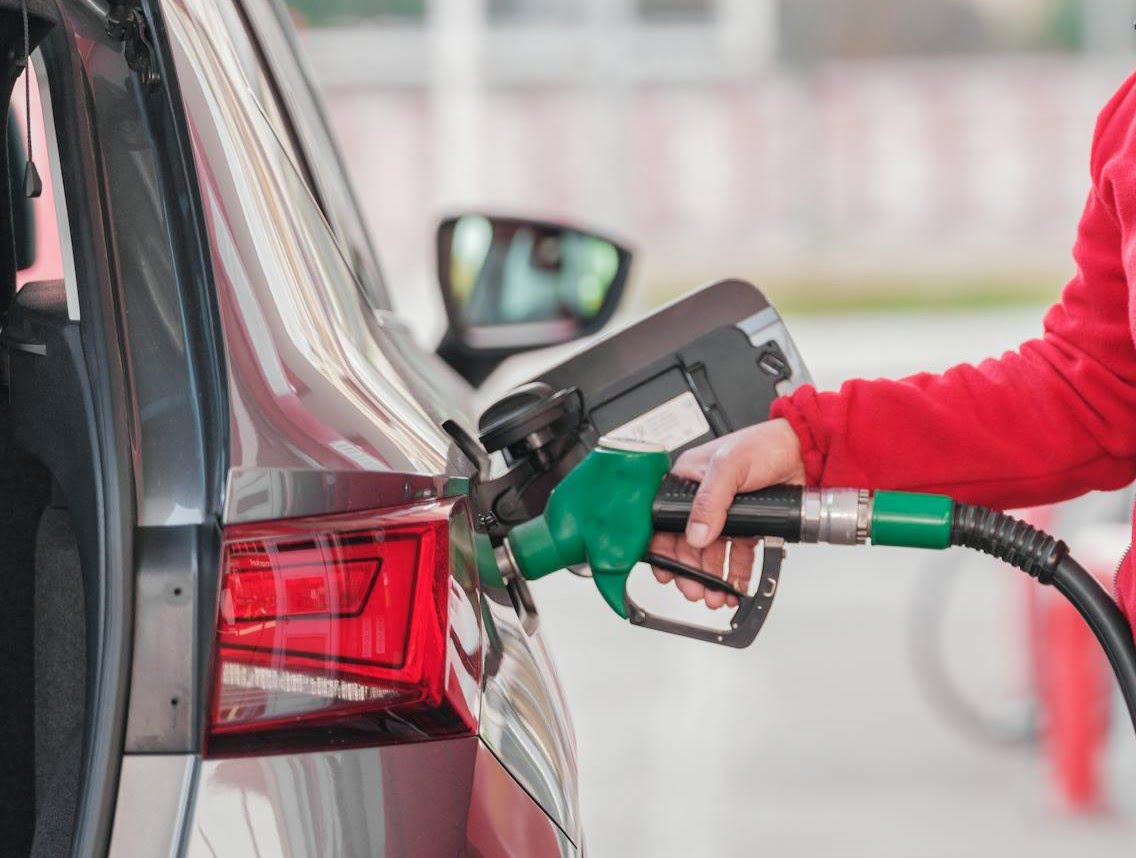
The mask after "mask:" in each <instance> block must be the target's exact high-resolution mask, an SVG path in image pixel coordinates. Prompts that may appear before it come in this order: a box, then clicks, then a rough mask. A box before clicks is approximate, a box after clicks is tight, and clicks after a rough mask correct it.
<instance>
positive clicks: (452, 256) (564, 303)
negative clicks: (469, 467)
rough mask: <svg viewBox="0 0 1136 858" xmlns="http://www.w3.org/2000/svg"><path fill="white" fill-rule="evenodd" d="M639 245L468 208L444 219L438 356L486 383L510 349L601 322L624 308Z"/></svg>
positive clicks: (568, 336) (585, 331)
mask: <svg viewBox="0 0 1136 858" xmlns="http://www.w3.org/2000/svg"><path fill="white" fill-rule="evenodd" d="M630 269H631V251H629V250H628V249H627V248H626V247H623V246H622V245H620V244H618V243H617V242H615V241H613V240H611V239H610V238H605V237H604V236H601V235H597V234H595V233H592V232H587V231H584V230H581V229H578V228H576V227H573V226H567V225H564V224H556V223H548V222H544V221H536V220H529V219H526V218H513V217H499V216H495V215H485V214H463V215H459V216H457V217H450V218H446V219H445V220H444V221H442V223H441V224H440V225H439V227H438V282H439V285H440V286H441V288H442V297H443V299H444V301H445V304H446V315H447V316H448V318H449V329H448V330H447V331H446V334H445V336H444V337H443V338H442V342H441V344H440V345H439V346H438V355H439V356H440V357H441V358H442V359H443V360H445V361H446V362H447V363H448V364H450V366H452V367H453V368H454V369H456V370H457V371H458V372H459V373H460V374H461V375H462V376H463V377H464V378H465V379H466V380H467V381H469V382H470V384H473V385H474V386H477V385H479V384H481V383H482V382H483V381H484V380H485V379H486V378H488V377H489V374H490V373H491V372H492V371H493V370H494V369H495V368H496V367H497V366H498V365H499V364H500V363H501V362H502V361H504V360H505V358H507V357H509V356H510V355H514V354H519V353H521V352H525V351H529V350H531V349H539V348H544V347H546V346H554V345H559V344H561V343H566V342H570V341H572V340H575V339H578V338H580V337H586V336H588V335H589V334H593V333H595V332H596V331H598V330H600V328H602V327H603V326H604V325H605V324H606V323H607V322H608V320H609V319H610V318H611V316H612V314H613V313H614V312H615V308H616V306H617V305H618V304H619V300H620V298H621V297H622V295H623V289H624V286H625V285H626V283H627V275H628V273H629V271H630Z"/></svg>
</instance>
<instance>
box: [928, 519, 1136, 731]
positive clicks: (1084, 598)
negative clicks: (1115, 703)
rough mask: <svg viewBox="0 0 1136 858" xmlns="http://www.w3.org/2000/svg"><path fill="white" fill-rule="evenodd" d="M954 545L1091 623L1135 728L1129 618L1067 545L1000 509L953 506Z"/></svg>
mask: <svg viewBox="0 0 1136 858" xmlns="http://www.w3.org/2000/svg"><path fill="white" fill-rule="evenodd" d="M951 544H952V545H961V546H965V547H967V548H974V549H976V550H978V551H982V552H984V553H986V554H990V555H992V556H994V557H997V558H999V559H1000V560H1003V561H1005V562H1006V563H1008V564H1010V565H1011V566H1014V567H1016V568H1018V569H1021V570H1022V571H1023V572H1025V573H1026V574H1028V575H1030V576H1031V577H1033V578H1036V579H1037V580H1038V581H1039V582H1040V583H1042V584H1051V585H1053V586H1054V587H1056V588H1057V591H1058V592H1059V593H1061V595H1063V596H1064V597H1065V598H1066V599H1068V600H1069V602H1070V604H1072V605H1073V607H1074V608H1076V609H1077V613H1079V614H1080V615H1081V616H1082V617H1084V618H1085V622H1087V623H1088V624H1089V628H1090V629H1092V632H1093V634H1094V635H1095V636H1096V639H1097V641H1098V642H1099V643H1100V645H1101V647H1102V648H1103V649H1104V651H1105V654H1106V655H1107V656H1108V661H1109V664H1111V665H1112V671H1113V673H1114V674H1115V675H1116V681H1117V682H1118V683H1119V685H1120V691H1121V694H1122V695H1123V696H1124V703H1125V705H1126V706H1127V708H1128V715H1129V717H1130V718H1131V719H1132V726H1133V728H1134V729H1136V641H1134V640H1133V636H1132V627H1131V626H1130V625H1129V624H1128V620H1127V618H1126V617H1125V616H1124V613H1123V612H1122V611H1121V610H1120V608H1119V606H1118V605H1117V604H1116V602H1115V601H1113V599H1112V597H1111V596H1110V595H1109V594H1108V592H1107V591H1106V590H1105V589H1104V587H1102V586H1101V585H1100V583H1099V582H1098V581H1097V579H1096V578H1095V577H1093V575H1092V574H1090V573H1089V572H1088V571H1087V570H1086V569H1085V568H1084V567H1083V566H1081V564H1079V563H1078V562H1077V561H1076V560H1074V559H1073V558H1072V557H1071V556H1070V555H1069V549H1068V547H1067V546H1066V545H1065V543H1064V542H1061V541H1060V540H1058V539H1055V538H1053V537H1052V536H1050V535H1049V534H1047V533H1045V532H1044V531H1041V530H1038V529H1037V528H1035V527H1033V526H1032V525H1030V524H1028V523H1026V522H1024V521H1021V520H1020V519H1016V518H1014V517H1013V516H1010V515H1006V514H1005V513H1003V512H998V511H997V510H992V509H987V508H985V507H980V506H973V505H971V504H955V508H954V516H953V518H952V522H951Z"/></svg>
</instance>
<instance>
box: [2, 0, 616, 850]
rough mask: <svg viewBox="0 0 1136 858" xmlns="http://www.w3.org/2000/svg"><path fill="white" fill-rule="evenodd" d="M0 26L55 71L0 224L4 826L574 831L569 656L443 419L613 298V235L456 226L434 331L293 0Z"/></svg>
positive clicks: (314, 832) (13, 149)
mask: <svg viewBox="0 0 1136 858" xmlns="http://www.w3.org/2000/svg"><path fill="white" fill-rule="evenodd" d="M0 39H2V40H3V42H4V44H3V45H2V48H3V56H4V57H5V80H6V81H7V83H8V86H9V88H11V87H12V86H13V84H14V83H15V81H16V79H17V75H18V73H19V72H20V70H21V68H22V67H23V65H24V57H25V51H26V50H27V49H28V48H31V49H32V53H31V56H30V65H31V67H32V69H33V71H34V75H33V77H34V82H32V83H31V84H30V88H29V90H28V91H27V92H26V93H25V90H24V87H23V84H22V83H21V85H20V87H19V88H17V89H16V90H15V91H14V94H13V98H12V101H13V102H14V103H15V104H16V105H17V108H16V110H15V112H14V113H13V114H12V116H13V118H14V120H16V121H17V128H18V129H20V130H21V133H20V134H19V135H12V134H10V135H9V138H8V150H7V152H8V159H7V160H8V167H9V169H8V170H6V171H4V174H5V182H4V190H5V191H6V192H9V208H8V211H9V213H10V214H11V215H12V216H11V217H9V218H7V219H6V221H7V223H8V224H9V226H8V228H7V231H8V232H9V235H8V236H5V237H4V240H2V241H0V246H2V247H0V266H2V268H0V270H2V271H3V272H4V280H3V282H2V283H0V310H2V311H3V313H4V325H3V332H2V341H3V354H4V369H5V372H4V374H3V379H2V382H3V385H4V386H5V387H7V391H6V395H5V396H4V397H3V404H2V405H0V418H2V425H0V451H2V453H3V456H4V458H5V467H4V468H3V475H4V476H3V481H4V482H3V489H2V491H0V498H2V500H0V503H2V504H3V508H2V510H0V527H2V528H3V540H4V546H5V547H4V552H3V557H2V558H0V567H2V570H0V572H2V575H3V578H4V580H5V582H6V588H7V589H6V598H5V600H4V602H3V605H2V606H0V642H2V643H3V645H4V646H5V647H6V649H7V653H8V654H7V658H6V659H5V664H6V666H5V672H4V674H3V676H0V686H2V687H3V689H4V691H3V694H4V699H3V705H4V713H5V716H6V717H5V719H4V722H3V725H2V728H3V735H2V736H0V744H2V745H3V747H4V748H5V752H4V766H3V768H4V771H3V774H2V777H0V808H2V811H0V826H2V828H0V843H3V844H4V847H3V853H4V854H5V855H13V856H23V855H33V856H61V855H76V856H87V855H111V856H116V858H120V857H121V858H136V856H151V855H152V856H165V855H186V856H194V858H196V856H246V855H247V856H276V855H281V856H336V855H339V856H364V855H367V856H370V855H382V856H416V858H425V856H434V855H439V856H443V855H444V856H455V855H476V856H486V858H489V856H517V855H524V856H543V855H553V856H560V855H578V854H581V853H582V846H583V838H582V833H581V830H580V819H579V811H578V806H577V789H576V760H575V748H574V740H573V733H572V727H571V724H570V722H569V718H568V713H567V709H566V707H565V704H564V700H563V697H562V694H561V692H560V689H559V687H558V684H557V678H556V673H555V670H554V669H553V667H552V664H551V662H550V660H549V657H548V654H547V652H546V651H545V648H544V646H543V644H542V642H541V638H540V635H539V633H538V632H537V631H536V629H537V624H536V623H535V622H534V616H533V612H532V605H531V603H529V602H528V600H527V599H520V600H518V599H517V598H516V594H513V595H514V598H512V599H511V598H509V596H508V594H506V593H505V592H504V591H500V590H497V589H495V588H493V587H491V586H489V585H487V584H483V583H481V582H480V581H479V575H478V571H477V562H476V552H475V547H474V540H475V527H474V525H475V521H474V514H473V511H472V510H471V505H470V499H469V477H470V476H471V472H472V469H471V465H470V463H469V462H467V461H466V458H465V457H464V456H463V455H461V453H460V452H458V450H457V448H456V447H455V445H454V444H453V443H452V441H451V438H450V436H449V435H447V434H446V432H444V431H443V429H442V428H441V426H442V424H443V423H444V422H445V421H448V420H450V421H456V423H457V424H458V425H460V426H464V427H466V429H467V431H469V432H475V431H476V421H475V420H474V415H473V414H471V413H469V411H468V409H469V407H470V403H471V401H472V392H473V388H472V387H471V385H470V384H469V383H468V382H467V381H466V380H463V378H462V376H463V375H464V376H465V377H466V378H467V379H473V380H475V381H477V380H480V379H481V378H483V377H484V375H485V374H486V372H487V371H488V370H489V369H490V368H491V367H492V366H493V365H495V363H496V362H498V361H499V360H501V359H502V358H503V357H504V356H505V355H507V354H511V353H514V352H517V351H521V350H523V349H525V348H532V347H536V346H539V345H543V344H549V343H552V342H562V341H565V340H568V339H572V338H574V337H576V336H580V335H583V334H586V333H590V332H591V331H593V330H595V329H596V328H597V327H599V326H601V325H602V324H603V323H604V322H605V321H606V320H607V318H608V317H609V316H610V314H611V310H612V308H613V306H614V302H615V301H616V300H617V299H618V293H619V291H620V288H621V287H622V282H623V280H624V279H625V277H626V274H627V264H628V256H627V254H626V251H624V250H623V249H621V248H618V247H617V246H616V245H614V244H610V243H608V242H606V241H605V240H604V239H601V238H599V237H595V236H588V235H586V234H583V233H580V232H578V231H573V230H571V229H568V228H564V227H560V226H557V225H555V224H545V223H537V222H531V221H523V220H514V219H508V218H492V217H487V216H474V217H472V218H466V219H457V220H451V221H448V222H447V223H446V225H445V226H444V228H443V230H442V233H441V235H442V242H441V244H440V260H439V261H440V268H441V275H442V281H443V284H444V285H445V287H446V290H447V291H446V296H447V306H448V308H449V310H450V313H451V316H452V319H453V326H452V328H451V331H450V333H449V334H448V335H447V338H446V340H445V341H444V343H443V346H442V347H441V348H440V354H441V356H439V355H438V354H434V353H430V352H428V351H425V350H423V349H422V348H421V347H420V346H418V345H417V344H416V343H415V341H414V340H413V339H412V337H411V335H410V331H409V329H408V328H407V325H406V324H405V322H404V321H403V320H402V319H400V318H399V317H398V316H396V315H395V314H393V313H392V312H391V310H390V304H389V301H388V299H387V291H386V290H387V288H388V285H387V284H385V283H384V281H383V278H382V275H381V273H380V270H379V267H378V265H377V264H376V261H375V256H374V254H373V252H372V249H371V246H370V244H369V239H368V237H367V235H366V232H365V230H364V228H363V226H362V222H361V220H360V217H359V211H358V208H357V206H356V204H355V200H354V195H353V192H352V189H351V186H350V184H349V183H348V181H347V180H346V178H345V174H344V171H343V168H342V165H341V163H340V160H339V158H338V156H337V153H336V149H335V146H334V144H333V142H332V140H331V137H330V135H329V132H328V129H327V125H326V122H325V120H324V117H323V113H322V110H321V107H320V102H319V99H318V97H317V95H316V94H315V91H314V89H313V87H312V84H311V81H310V79H309V77H308V75H307V74H306V72H305V69H304V66H303V64H302V61H301V57H300V55H299V52H298V50H297V48H296V44H295V36H294V33H293V32H292V29H291V23H290V21H289V18H288V16H287V13H286V12H285V11H284V9H283V8H282V7H281V6H279V5H278V4H276V3H274V2H272V0H235V2H234V0H160V2H159V0H146V1H145V2H125V3H114V4H108V3H106V2H103V0H0ZM25 101H26V104H25ZM28 125H30V126H31V127H33V128H34V129H35V130H36V135H35V139H33V140H32V146H33V149H32V155H33V156H34V159H35V163H36V165H37V167H38V174H39V180H40V181H42V182H43V184H44V185H45V186H46V187H45V193H44V196H42V197H39V198H37V199H35V200H31V201H29V200H28V199H26V194H25V193H24V192H25V191H34V190H35V189H34V188H33V187H32V185H34V184H35V183H36V180H37V179H36V175H35V173H34V172H33V171H32V170H31V169H30V168H29V167H28V166H27V164H26V161H25V157H26V155H27V153H26V152H24V151H23V150H24V149H25V148H26V143H23V144H22V143H21V139H22V130H23V129H24V128H25V127H26V126H28ZM41 125H42V136H41V135H40V133H39V128H40V126H41ZM376 145H381V141H377V142H376ZM375 190H376V191H377V192H379V193H381V189H375ZM48 199H50V201H51V202H52V204H53V209H54V213H55V220H54V221H52V219H51V218H49V217H45V214H44V213H45V212H49V211H51V208H50V207H47V204H46V202H45V200H48ZM33 227H38V235H33ZM53 247H54V250H52V249H51V248H53ZM45 248H46V250H45ZM45 253H46V254H47V255H46V256H44V255H43V254H45ZM37 254H39V258H38V260H37V258H36V256H37ZM45 260H46V261H45ZM53 260H54V261H53ZM573 260H575V261H573ZM581 260H582V261H581ZM570 263H571V264H570ZM53 265H54V269H55V270H53ZM580 265H584V266H585V267H587V266H589V265H590V266H592V269H594V270H589V272H588V273H586V276H584V275H581V274H580V271H579V270H578V269H579V266H580ZM573 266H575V267H573ZM17 269H22V271H23V273H21V274H20V275H19V276H18V277H17V276H13V275H14V272H15V271H16V270H17ZM569 269H572V271H573V272H575V273H571V272H569ZM45 272H46V273H45ZM565 272H569V273H565ZM597 272H598V273H597ZM33 274H34V275H35V276H33ZM569 275H570V276H569ZM597 277H599V280H597V279H596V278H597ZM518 278H519V279H518ZM565 283H575V284H584V286H581V287H580V288H579V289H576V291H573V289H574V288H575V287H572V288H568V289H567V290H565V289H564V288H562V287H563V286H564V284H565ZM533 289H545V290H547V289H551V290H553V292H555V294H556V298H555V300H549V299H548V294H551V293H548V294H545V293H542V295H543V297H542V299H541V300H540V301H535V302H534V301H532V300H530V298H531V293H532V290H533ZM463 320H464V322H463ZM454 367H456V368H457V371H455V369H454Z"/></svg>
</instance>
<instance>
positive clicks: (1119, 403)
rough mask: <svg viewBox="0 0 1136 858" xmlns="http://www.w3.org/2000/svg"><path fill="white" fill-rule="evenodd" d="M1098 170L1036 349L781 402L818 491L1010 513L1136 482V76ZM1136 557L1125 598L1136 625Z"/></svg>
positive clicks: (1103, 122) (1100, 143)
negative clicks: (867, 492)
mask: <svg viewBox="0 0 1136 858" xmlns="http://www.w3.org/2000/svg"><path fill="white" fill-rule="evenodd" d="M1090 172H1091V176H1092V188H1091V190H1090V192H1089V198H1088V202H1087V203H1086V205H1085V211H1084V215H1083V216H1082V217H1081V222H1080V225H1079V227H1078V229H1077V240H1076V243H1075V245H1074V248H1073V256H1074V259H1075V261H1076V266H1077V270H1076V274H1075V275H1074V277H1073V279H1072V280H1070V281H1069V284H1068V285H1067V286H1066V287H1065V290H1064V292H1063V293H1062V295H1061V300H1060V302H1059V303H1058V304H1056V305H1055V306H1054V307H1053V308H1052V309H1050V310H1049V312H1048V313H1047V314H1046V316H1045V324H1044V333H1043V334H1042V335H1041V337H1040V338H1039V339H1036V340H1030V341H1029V342H1027V343H1024V344H1023V345H1022V346H1021V347H1019V348H1018V349H1017V351H1013V352H1007V353H1006V354H1004V355H1003V356H1002V357H1001V358H999V359H997V360H993V359H992V360H987V361H984V362H982V363H980V364H978V365H977V366H971V365H969V364H964V365H960V366H956V367H954V368H952V369H949V370H947V371H946V372H944V373H943V374H942V375H933V374H930V373H922V374H920V375H913V376H911V377H909V378H905V379H901V380H899V381H891V380H874V381H867V380H855V381H849V382H847V383H845V384H844V385H843V386H842V387H841V388H840V391H839V392H837V393H820V392H817V391H816V390H815V389H813V388H812V387H807V386H806V387H803V388H801V389H799V390H798V391H796V392H795V393H793V394H792V395H791V396H788V397H785V398H782V399H780V400H778V401H777V402H776V403H775V404H774V407H773V416H775V417H785V418H787V419H788V420H789V422H790V423H791V424H792V426H793V428H794V429H795V430H796V432H797V435H798V436H799V438H800V441H801V450H802V452H803V454H804V461H805V469H806V475H807V479H808V482H809V483H810V484H812V485H828V486H838V485H839V486H864V487H871V488H881V489H908V490H913V491H926V492H941V493H943V494H948V495H950V496H952V497H954V498H956V499H957V500H960V501H964V502H969V503H978V504H984V505H987V506H993V507H998V508H1001V509H1005V508H1011V507H1026V506H1032V505H1036V504H1042V503H1050V502H1054V501H1059V500H1065V499H1067V498H1071V497H1075V496H1077V495H1080V494H1084V493H1085V492H1087V491H1090V490H1093V489H1119V488H1122V487H1123V486H1126V485H1128V484H1129V483H1131V482H1132V481H1133V479H1136V75H1133V76H1132V77H1131V78H1129V79H1128V80H1127V81H1126V82H1125V84H1124V85H1123V86H1122V87H1121V88H1120V90H1119V91H1118V92H1117V93H1116V95H1114V96H1113V97H1112V100H1111V101H1109V103H1108V104H1107V105H1106V106H1105V108H1104V110H1103V111H1102V112H1101V115H1100V118H1099V119H1098V120H1097V126H1096V132H1095V134H1094V136H1093V147H1092V156H1091V166H1090ZM911 345H912V348H915V349H917V348H918V347H919V344H918V343H916V342H913V343H912V344H911ZM1133 525H1134V527H1136V520H1134V522H1133ZM1133 555H1136V551H1132V552H1129V555H1128V559H1127V561H1126V562H1125V564H1124V567H1123V568H1122V569H1121V570H1120V574H1119V576H1118V578H1117V596H1118V598H1119V600H1120V604H1121V607H1122V608H1123V609H1124V611H1125V613H1127V614H1128V617H1129V620H1131V621H1133V623H1134V625H1136V568H1134V562H1136V560H1134V557H1133Z"/></svg>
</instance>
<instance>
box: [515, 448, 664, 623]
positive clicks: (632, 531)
mask: <svg viewBox="0 0 1136 858" xmlns="http://www.w3.org/2000/svg"><path fill="white" fill-rule="evenodd" d="M668 470H670V457H668V456H667V454H666V451H665V450H663V449H662V448H661V447H657V446H655V445H651V444H643V443H641V442H636V441H613V440H609V439H603V440H602V441H601V442H600V446H598V447H597V448H596V449H595V450H593V451H592V452H591V453H589V454H588V455H587V457H586V458H585V459H584V461H582V462H581V463H580V464H579V465H577V466H576V467H575V468H573V469H572V471H571V472H570V473H569V474H568V476H566V477H565V478H564V479H563V480H561V482H560V485H558V486H557V487H556V488H555V489H554V490H553V492H552V494H551V495H550V496H549V498H548V505H547V507H546V508H545V511H544V513H543V514H542V515H540V516H538V517H537V518H534V519H532V520H531V521H526V522H525V523H524V524H519V525H517V526H516V527H514V528H513V529H512V530H511V531H510V532H509V536H508V540H507V543H508V549H509V551H510V552H511V554H512V559H513V561H514V563H515V564H516V567H517V569H518V571H519V572H520V573H521V574H522V575H523V576H524V577H525V578H527V579H528V580H530V581H532V580H535V579H537V578H543V577H544V576H545V575H548V574H549V573H551V572H556V571H557V570H559V569H566V568H568V567H569V566H575V565H578V564H581V563H587V564H588V565H589V566H590V567H591V569H592V578H593V580H594V581H595V583H596V587H597V588H599V591H600V595H601V596H603V597H604V601H606V602H607V603H608V605H610V606H611V609H612V610H613V611H615V612H616V613H617V614H619V616H621V617H623V618H624V619H627V616H628V612H627V606H626V604H625V600H624V591H625V589H626V587H627V576H628V575H629V574H630V573H631V569H632V568H633V567H634V566H635V564H636V563H638V562H639V561H640V560H641V559H642V557H643V555H644V553H645V552H646V551H647V543H648V542H649V541H650V539H651V533H652V532H653V530H654V527H653V524H652V521H651V504H652V502H653V501H654V499H655V495H656V493H657V492H658V490H659V485H660V483H662V481H663V478H664V477H665V476H666V474H667V471H668Z"/></svg>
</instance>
